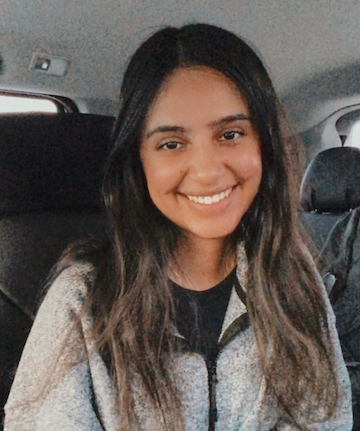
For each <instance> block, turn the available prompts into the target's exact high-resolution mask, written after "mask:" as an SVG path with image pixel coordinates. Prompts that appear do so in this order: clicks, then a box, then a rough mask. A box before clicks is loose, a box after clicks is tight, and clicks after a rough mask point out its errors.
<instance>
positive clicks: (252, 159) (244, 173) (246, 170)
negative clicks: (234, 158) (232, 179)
mask: <svg viewBox="0 0 360 431" xmlns="http://www.w3.org/2000/svg"><path fill="white" fill-rule="evenodd" d="M238 172H239V176H240V178H241V179H243V180H244V181H253V182H255V183H258V185H260V182H261V177H262V162H261V156H260V153H258V152H253V153H247V154H246V155H245V156H243V157H241V158H240V160H239V161H238Z"/></svg>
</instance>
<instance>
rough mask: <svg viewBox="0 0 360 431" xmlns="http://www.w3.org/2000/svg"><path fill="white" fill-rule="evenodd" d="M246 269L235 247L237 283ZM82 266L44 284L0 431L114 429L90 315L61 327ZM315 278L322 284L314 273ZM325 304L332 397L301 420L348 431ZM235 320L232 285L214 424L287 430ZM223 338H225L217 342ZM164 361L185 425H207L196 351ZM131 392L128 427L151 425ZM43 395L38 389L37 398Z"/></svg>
mask: <svg viewBox="0 0 360 431" xmlns="http://www.w3.org/2000/svg"><path fill="white" fill-rule="evenodd" d="M246 268H247V266H246V259H245V256H244V252H243V250H241V249H240V252H239V265H238V271H237V275H238V278H239V282H240V284H241V285H242V286H246ZM90 270H91V267H90V266H89V265H84V264H77V265H74V266H73V267H71V268H69V269H67V270H65V271H64V272H63V273H62V274H61V275H60V276H59V277H58V278H57V280H56V281H55V282H54V284H53V286H52V287H51V288H50V290H49V292H48V294H47V296H46V298H45V300H44V302H43V304H42V306H41V308H40V310H39V312H38V314H37V317H36V319H35V323H34V325H33V328H32V330H31V334H30V336H29V339H28V341H27V344H26V346H25V349H24V352H23V355H22V358H21V361H20V364H19V368H18V370H17V373H16V376H15V380H14V384H13V387H12V390H11V393H10V396H9V399H8V402H7V404H6V407H5V412H6V419H5V431H15V430H23V431H33V430H37V431H62V430H69V431H70V430H71V431H80V430H83V431H104V430H106V431H115V430H116V429H117V425H118V424H119V423H121V414H120V416H119V415H118V414H117V410H116V407H115V399H116V393H115V388H114V385H113V383H112V381H111V378H110V375H109V373H108V370H107V368H106V366H105V364H104V362H103V360H102V358H101V357H100V355H99V354H98V353H96V352H95V353H93V338H92V331H91V326H92V322H91V316H86V315H82V317H81V325H77V326H76V327H75V329H73V330H72V331H71V332H70V333H69V328H70V327H73V328H74V325H73V324H72V323H73V322H74V315H75V314H78V313H79V311H80V309H81V306H82V304H83V301H84V296H85V295H86V286H85V277H86V275H87V274H88V273H89V271H90ZM319 282H320V283H321V285H322V286H323V284H322V281H321V278H320V276H319ZM324 295H325V290H324ZM325 296H326V295H325ZM326 303H327V306H328V316H329V324H330V331H331V335H332V340H333V343H334V346H335V351H336V359H337V370H336V372H337V378H338V386H339V402H338V405H337V408H336V410H335V411H334V414H333V417H332V419H331V420H328V421H326V423H321V424H320V423H318V424H306V425H307V429H308V430H310V431H315V430H317V431H320V430H321V431H335V430H339V431H340V430H341V431H350V430H351V429H352V411H351V401H350V400H351V390H350V382H349V377H348V373H347V370H346V367H345V364H344V361H343V359H342V355H341V350H340V345H339V340H338V336H337V333H336V330H335V322H334V320H335V319H334V314H333V312H332V309H331V306H330V304H329V302H328V300H327V298H326ZM241 320H243V321H246V306H245V304H244V303H243V302H242V301H241V299H240V297H239V296H238V294H237V292H236V290H235V288H234V289H233V291H232V294H231V297H230V302H229V305H228V309H227V311H226V315H225V320H224V323H223V329H222V334H221V336H220V342H222V344H223V346H222V348H221V351H220V354H219V355H218V359H217V363H216V369H217V382H216V385H215V388H214V396H215V399H216V409H217V421H216V424H215V430H217V431H269V430H271V429H272V428H274V427H275V426H276V427H277V430H279V431H291V430H295V428H293V427H292V426H291V425H289V424H287V423H286V420H285V419H284V418H282V417H281V414H280V409H279V408H278V406H277V403H276V401H275V400H274V399H272V398H271V397H270V395H269V394H268V392H267V391H266V385H265V380H264V376H263V374H262V371H261V368H260V366H259V362H258V357H257V348H256V344H255V340H254V336H253V332H252V329H251V327H250V326H249V325H243V328H242V329H241V330H238V331H236V332H235V334H232V335H231V336H229V331H230V332H231V329H228V328H230V327H231V328H234V325H232V323H233V322H235V321H237V322H239V321H241ZM235 326H236V325H235ZM224 339H228V341H227V342H226V343H225V342H224ZM64 340H66V347H65V350H67V352H66V356H67V361H68V360H69V356H70V357H71V359H70V360H71V361H72V362H71V363H72V364H73V365H72V366H68V367H66V368H64V367H62V369H65V370H66V371H64V372H61V371H60V372H59V370H58V369H54V368H53V367H52V364H54V363H57V364H58V365H57V367H60V369H61V365H62V361H61V359H60V361H57V360H56V359H57V355H58V354H59V351H60V350H59V349H60V348H61V347H59V346H63V345H64ZM68 346H76V347H74V348H72V347H68ZM63 354H64V352H63ZM171 361H172V365H173V368H172V370H173V371H172V377H173V379H174V383H175V387H176V388H177V390H178V393H179V396H180V400H181V403H182V406H183V412H184V413H183V414H184V418H185V424H186V431H207V430H208V429H209V386H208V372H207V367H206V364H205V361H204V359H203V357H202V356H200V355H199V354H197V353H186V352H182V353H180V352H179V353H176V354H174V355H173V357H172V358H171ZM45 373H48V376H46V374H45ZM44 376H46V377H49V378H50V381H52V380H53V379H52V377H53V376H56V379H55V380H54V381H53V384H51V386H50V389H49V390H48V391H46V392H43V387H42V386H41V384H43V382H44ZM133 392H134V398H135V412H136V415H137V417H138V420H139V428H138V427H137V426H136V428H134V430H135V429H136V430H137V429H139V430H144V431H155V430H156V431H157V430H158V428H157V427H158V426H159V424H158V423H157V422H156V419H155V417H154V413H153V411H152V409H151V408H150V405H149V403H148V402H147V400H146V399H144V396H143V394H142V391H141V390H140V389H139V387H138V386H137V384H136V382H134V385H133ZM44 393H46V395H44V396H42V395H43V394H44ZM34 394H35V398H34ZM36 394H37V395H36ZM29 400H32V401H31V402H29ZM160 429H161V430H163V429H164V428H163V427H160Z"/></svg>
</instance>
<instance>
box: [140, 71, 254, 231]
mask: <svg viewBox="0 0 360 431" xmlns="http://www.w3.org/2000/svg"><path fill="white" fill-rule="evenodd" d="M141 160H142V163H143V166H144V171H145V176H146V180H147V186H148V190H149V193H150V196H151V199H152V200H153V202H154V204H155V205H156V206H157V208H158V209H159V210H160V211H161V212H162V213H163V214H164V215H165V216H166V217H167V218H169V219H170V220H172V221H173V222H174V223H176V224H177V225H178V226H180V227H181V228H182V229H184V230H185V231H186V232H188V233H192V234H194V235H195V236H197V237H201V238H225V237H226V236H227V235H229V234H231V233H232V232H233V231H234V230H235V229H236V227H237V225H238V224H239V222H240V220H241V218H242V217H243V215H244V214H245V212H246V211H247V210H248V208H249V206H250V204H251V203H252V201H253V200H254V198H255V195H256V194H257V191H258V189H259V185H260V181H261V175H262V164H261V154H260V142H259V138H258V136H257V133H256V131H255V130H254V128H253V125H252V122H251V119H250V117H249V111H248V107H247V104H246V102H245V100H244V98H243V97H242V95H241V94H240V92H239V90H238V88H237V87H236V85H235V84H234V83H233V82H232V81H231V80H230V79H228V78H227V77H226V76H225V75H223V74H221V73H220V72H218V71H216V70H214V69H211V68H207V67H196V68H181V69H178V70H177V71H175V72H174V73H173V74H172V75H171V76H170V77H169V79H168V80H167V81H166V82H165V84H163V87H162V89H161V90H160V92H159V94H158V96H157V98H156V99H155V101H154V102H153V104H152V106H151V108H150V110H149V113H148V116H147V119H146V122H145V127H144V132H143V137H142V144H141Z"/></svg>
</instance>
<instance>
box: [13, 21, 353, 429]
mask: <svg viewBox="0 0 360 431" xmlns="http://www.w3.org/2000/svg"><path fill="white" fill-rule="evenodd" d="M113 141H114V147H113V150H112V152H111V154H110V157H109V160H108V164H107V167H106V174H105V180H104V196H105V203H106V207H107V211H108V215H109V220H110V225H111V232H110V234H109V240H108V241H107V242H106V243H104V244H102V245H92V244H80V245H79V244H78V245H77V246H75V247H73V248H71V249H70V250H68V251H67V253H66V254H65V256H64V258H63V259H62V261H61V262H60V263H59V265H58V267H57V270H56V271H55V274H54V278H55V281H54V282H53V285H52V287H51V288H50V290H49V292H48V294H47V296H46V298H45V300H44V302H43V304H42V306H41V308H40V310H39V313H38V315H37V318H36V321H35V323H34V326H33V329H32V332H31V335H30V337H29V340H28V342H27V345H26V347H25V350H24V353H23V357H22V359H21V363H20V365H19V368H18V371H17V374H16V378H15V382H14V385H13V388H12V391H11V394H10V397H9V400H8V403H7V406H6V426H5V429H6V430H27V431H28V430H35V429H36V430H45V429H46V430H55V429H56V430H70V429H71V430H87V431H89V430H107V431H110V430H147V431H149V430H187V431H190V430H191V431H193V430H199V431H205V430H214V429H215V430H221V431H225V430H226V431H232V430H234V431H235V430H249V431H255V430H271V429H277V430H298V429H303V430H305V429H306V430H324V431H325V430H351V428H352V412H351V401H350V383H349V378H348V375H347V372H346V368H345V365H344V362H343V359H342V356H341V351H340V346H339V341H338V338H337V334H336V330H335V325H334V315H333V313H332V311H331V308H330V305H329V302H328V300H327V298H326V295H325V291H324V286H323V283H322V280H321V278H320V276H319V274H318V273H317V271H316V269H315V266H314V263H313V261H312V259H311V257H310V255H309V253H308V251H307V249H306V247H305V245H304V242H303V240H302V238H301V235H300V233H299V230H298V226H297V214H296V212H297V206H296V199H295V197H296V194H297V191H296V190H295V189H294V187H295V185H296V183H295V182H294V181H293V179H292V176H291V175H292V172H293V169H294V166H293V165H291V157H290V154H293V153H295V152H297V151H298V150H297V149H296V148H294V144H291V143H290V140H289V139H287V137H286V135H285V133H284V131H283V127H282V126H281V125H280V108H279V104H278V100H277V98H276V95H275V93H274V89H273V87H272V84H271V81H270V78H269V76H268V74H267V72H266V71H265V68H264V66H263V64H262V63H261V61H260V60H259V58H258V57H257V55H256V54H255V53H254V52H253V50H252V49H251V48H250V47H249V46H248V45H247V44H245V43H244V42H243V41H242V40H240V39H239V38H238V37H236V36H235V35H234V34H232V33H229V32H227V31H225V30H222V29H219V28H217V27H214V26H210V25H205V24H196V25H188V26H185V27H183V28H180V29H175V28H165V29H163V30H161V31H159V32H157V33H155V34H154V35H153V36H152V37H150V39H148V40H147V41H146V42H145V43H144V44H143V45H142V46H141V47H140V48H139V49H138V51H137V52H136V53H135V55H134V56H133V58H132V60H131V62H130V64H129V66H128V68H127V71H126V73H125V77H124V81H123V85H122V89H121V109H120V113H119V116H118V119H117V123H116V126H115V129H114V134H113Z"/></svg>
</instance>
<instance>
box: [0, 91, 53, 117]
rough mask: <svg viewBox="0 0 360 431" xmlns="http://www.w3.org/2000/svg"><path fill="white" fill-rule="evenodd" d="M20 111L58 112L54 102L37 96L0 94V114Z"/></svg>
mask: <svg viewBox="0 0 360 431" xmlns="http://www.w3.org/2000/svg"><path fill="white" fill-rule="evenodd" d="M21 112H53V113H56V112H58V107H57V105H56V103H54V102H53V101H52V100H49V99H42V98H39V97H36V98H33V97H23V96H8V95H0V114H5V113H21Z"/></svg>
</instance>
